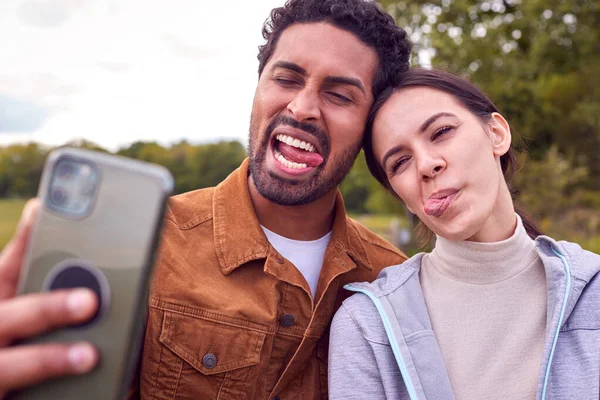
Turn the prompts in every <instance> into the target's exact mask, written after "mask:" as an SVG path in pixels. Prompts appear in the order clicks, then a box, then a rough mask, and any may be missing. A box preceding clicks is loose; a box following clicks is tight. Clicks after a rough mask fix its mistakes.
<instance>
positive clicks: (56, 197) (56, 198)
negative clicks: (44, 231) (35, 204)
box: [50, 188, 67, 206]
mask: <svg viewBox="0 0 600 400" xmlns="http://www.w3.org/2000/svg"><path fill="white" fill-rule="evenodd" d="M50 200H51V201H52V202H53V203H54V204H56V205H57V206H62V205H63V204H65V202H66V201H67V194H66V193H65V191H64V190H63V189H61V188H55V189H54V190H52V192H51V193H50Z"/></svg>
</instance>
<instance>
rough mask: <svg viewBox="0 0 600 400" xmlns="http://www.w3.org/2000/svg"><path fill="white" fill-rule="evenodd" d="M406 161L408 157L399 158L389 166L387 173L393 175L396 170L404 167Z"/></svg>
mask: <svg viewBox="0 0 600 400" xmlns="http://www.w3.org/2000/svg"><path fill="white" fill-rule="evenodd" d="M407 161H408V157H400V158H399V159H397V160H396V161H394V162H393V163H392V165H391V166H390V171H389V175H394V174H396V173H397V172H398V170H399V169H400V168H401V167H402V166H403V165H404V164H406V162H407Z"/></svg>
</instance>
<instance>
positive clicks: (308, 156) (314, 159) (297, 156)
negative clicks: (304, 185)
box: [277, 141, 323, 167]
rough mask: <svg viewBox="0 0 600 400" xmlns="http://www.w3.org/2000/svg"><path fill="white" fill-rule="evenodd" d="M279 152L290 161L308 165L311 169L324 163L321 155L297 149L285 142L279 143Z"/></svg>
mask: <svg viewBox="0 0 600 400" xmlns="http://www.w3.org/2000/svg"><path fill="white" fill-rule="evenodd" d="M277 150H279V152H280V153H281V155H283V156H284V157H285V158H286V159H287V160H288V161H292V162H296V163H298V164H306V165H307V166H309V167H318V166H319V165H321V164H322V163H323V157H322V156H321V155H320V154H319V153H314V152H310V151H304V150H301V149H299V148H297V147H293V146H290V145H288V144H285V143H283V142H279V141H278V142H277Z"/></svg>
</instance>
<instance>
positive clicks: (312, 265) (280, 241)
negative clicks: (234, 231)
mask: <svg viewBox="0 0 600 400" xmlns="http://www.w3.org/2000/svg"><path fill="white" fill-rule="evenodd" d="M261 227H262V229H263V231H264V232H265V235H266V236H267V239H269V242H270V243H271V245H272V246H273V247H274V248H275V250H277V251H278V252H279V253H280V254H281V255H282V256H284V257H285V258H286V259H287V260H288V261H289V262H291V263H292V264H294V266H295V267H296V268H298V270H299V271H300V272H301V273H302V275H304V279H306V282H307V283H308V286H309V287H310V291H311V294H312V296H313V298H314V297H315V293H316V292H317V283H318V282H319V275H320V274H321V267H322V266H323V259H324V258H325V250H326V249H327V244H328V243H329V239H330V238H331V232H329V233H328V234H327V235H325V236H323V237H322V238H320V239H317V240H308V241H304V240H292V239H288V238H286V237H283V236H281V235H278V234H276V233H275V232H271V231H270V230H268V229H267V228H265V227H264V226H262V225H261Z"/></svg>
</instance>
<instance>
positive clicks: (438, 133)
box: [431, 126, 452, 140]
mask: <svg viewBox="0 0 600 400" xmlns="http://www.w3.org/2000/svg"><path fill="white" fill-rule="evenodd" d="M451 130H452V127H451V126H444V127H442V128H440V129H438V130H436V131H435V132H433V135H431V140H435V139H437V138H439V137H440V136H442V135H444V134H446V133H448V132H450V131H451Z"/></svg>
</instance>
